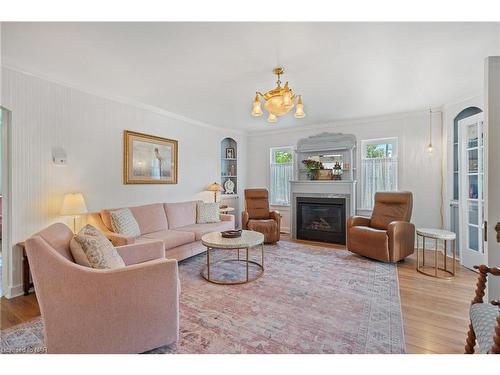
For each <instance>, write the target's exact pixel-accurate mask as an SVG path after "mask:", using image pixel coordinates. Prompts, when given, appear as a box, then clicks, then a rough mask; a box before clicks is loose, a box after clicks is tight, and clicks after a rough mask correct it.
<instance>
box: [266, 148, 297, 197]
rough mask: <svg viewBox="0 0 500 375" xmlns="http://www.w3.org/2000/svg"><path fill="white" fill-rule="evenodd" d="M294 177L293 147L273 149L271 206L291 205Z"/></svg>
mask: <svg viewBox="0 0 500 375" xmlns="http://www.w3.org/2000/svg"><path fill="white" fill-rule="evenodd" d="M292 176H293V150H292V147H279V148H272V149H271V183H270V185H271V187H270V193H271V199H270V200H271V204H275V205H279V206H288V205H290V184H289V182H288V181H290V180H291V179H292Z"/></svg>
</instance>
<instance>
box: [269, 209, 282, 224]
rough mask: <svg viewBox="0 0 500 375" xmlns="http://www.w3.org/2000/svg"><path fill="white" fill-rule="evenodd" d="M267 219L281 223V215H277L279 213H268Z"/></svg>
mask: <svg viewBox="0 0 500 375" xmlns="http://www.w3.org/2000/svg"><path fill="white" fill-rule="evenodd" d="M269 217H270V218H271V219H273V220H276V221H277V222H278V224H279V223H280V222H281V214H280V213H279V211H270V212H269Z"/></svg>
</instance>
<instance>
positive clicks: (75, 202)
mask: <svg viewBox="0 0 500 375" xmlns="http://www.w3.org/2000/svg"><path fill="white" fill-rule="evenodd" d="M87 212H88V211H87V205H86V204H85V199H84V198H83V195H82V193H69V194H65V195H64V199H63V204H62V207H61V215H64V216H71V215H81V214H86V213H87Z"/></svg>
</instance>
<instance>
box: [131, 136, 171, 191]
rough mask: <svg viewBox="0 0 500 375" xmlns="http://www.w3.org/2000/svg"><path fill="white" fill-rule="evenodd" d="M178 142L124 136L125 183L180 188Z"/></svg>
mask: <svg viewBox="0 0 500 375" xmlns="http://www.w3.org/2000/svg"><path fill="white" fill-rule="evenodd" d="M177 176H178V142H177V141H176V140H174V139H168V138H163V137H158V136H154V135H150V134H144V133H138V132H134V131H130V130H125V131H124V132H123V183H124V184H126V185H128V184H177Z"/></svg>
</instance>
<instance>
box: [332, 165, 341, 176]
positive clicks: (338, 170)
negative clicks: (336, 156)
mask: <svg viewBox="0 0 500 375" xmlns="http://www.w3.org/2000/svg"><path fill="white" fill-rule="evenodd" d="M333 179H334V180H342V166H341V165H340V163H339V162H336V163H335V165H334V167H333Z"/></svg>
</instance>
